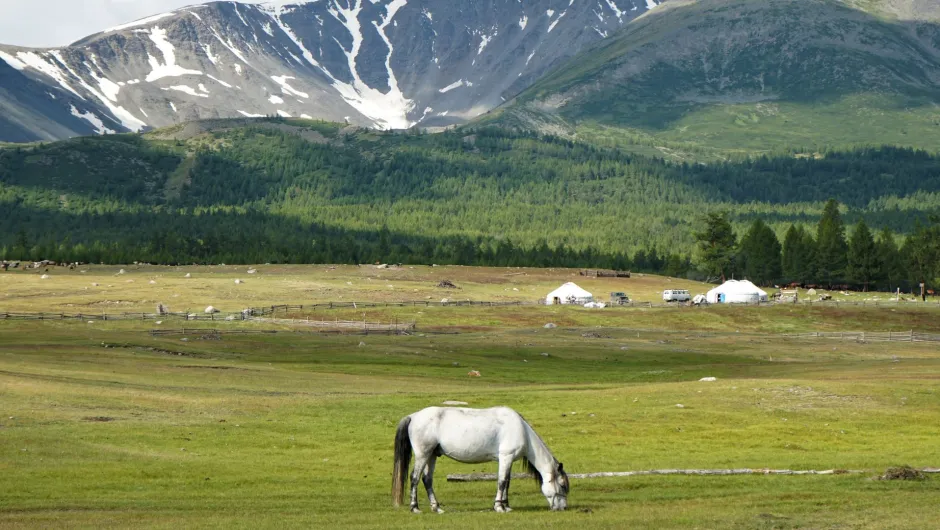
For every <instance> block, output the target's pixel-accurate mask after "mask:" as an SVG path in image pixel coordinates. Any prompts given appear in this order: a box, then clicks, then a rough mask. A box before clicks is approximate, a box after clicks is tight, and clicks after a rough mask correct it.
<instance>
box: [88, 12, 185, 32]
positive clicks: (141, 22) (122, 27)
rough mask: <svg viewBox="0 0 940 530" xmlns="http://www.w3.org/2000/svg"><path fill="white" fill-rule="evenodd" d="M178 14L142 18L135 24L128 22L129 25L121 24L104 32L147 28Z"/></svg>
mask: <svg viewBox="0 0 940 530" xmlns="http://www.w3.org/2000/svg"><path fill="white" fill-rule="evenodd" d="M175 14H176V11H170V12H168V13H160V14H159V15H153V16H149V17H147V18H142V19H140V20H135V21H134V22H128V23H127V24H121V25H120V26H114V27H113V28H108V29H106V30H104V33H113V32H115V31H121V30H125V29H130V28H136V27H138V26H145V25H147V24H150V23H151V22H156V21H158V20H163V19H164V18H167V17H172V16H173V15H175Z"/></svg>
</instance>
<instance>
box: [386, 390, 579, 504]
mask: <svg viewBox="0 0 940 530" xmlns="http://www.w3.org/2000/svg"><path fill="white" fill-rule="evenodd" d="M412 451H414V456H415V467H414V470H413V471H412V472H411V511H412V512H414V513H419V512H420V510H419V509H418V480H419V479H423V481H424V488H425V489H426V490H427V492H428V501H429V502H430V503H431V511H433V512H437V513H441V512H443V510H441V507H440V504H438V502H437V497H435V496H434V464H435V463H436V462H437V457H439V456H441V455H445V456H448V457H450V458H452V459H454V460H456V461H458V462H464V463H467V464H477V463H480V462H493V461H496V462H499V475H498V480H497V487H496V502H495V503H494V504H493V509H494V510H496V511H497V512H509V511H511V509H510V508H509V479H510V476H511V472H512V463H513V462H515V461H516V460H519V459H522V460H523V462H524V463H525V466H526V468H528V471H529V472H530V473H532V474H533V475H535V480H536V482H538V484H539V485H540V486H541V488H542V494H543V495H545V499H546V500H548V505H549V506H550V507H551V509H552V510H564V509H565V508H567V507H568V475H566V474H565V470H564V468H563V467H562V465H561V462H559V461H558V460H556V459H555V457H554V456H553V455H552V452H551V451H549V449H548V447H547V446H546V445H545V442H543V441H542V439H541V438H539V435H538V434H536V433H535V431H534V430H532V427H531V426H530V425H529V424H528V423H527V422H526V421H525V419H523V418H522V416H520V415H519V413H518V412H516V411H514V410H512V409H510V408H508V407H495V408H491V409H470V408H455V407H428V408H426V409H424V410H419V411H418V412H415V413H414V414H412V415H410V416H405V417H404V418H402V420H401V422H399V424H398V431H397V432H396V433H395V468H394V471H393V472H392V500H393V502H394V504H395V506H400V505H401V503H402V501H403V500H404V494H405V476H407V474H408V464H409V461H410V460H411V453H412Z"/></svg>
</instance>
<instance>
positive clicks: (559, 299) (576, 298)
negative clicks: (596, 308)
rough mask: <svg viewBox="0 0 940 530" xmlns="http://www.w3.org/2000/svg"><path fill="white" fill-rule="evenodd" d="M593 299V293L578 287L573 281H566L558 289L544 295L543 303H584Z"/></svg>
mask: <svg viewBox="0 0 940 530" xmlns="http://www.w3.org/2000/svg"><path fill="white" fill-rule="evenodd" d="M593 301H594V295H592V294H591V293H589V292H587V291H585V290H584V289H582V288H580V287H578V286H577V285H575V284H574V283H573V282H568V283H566V284H564V285H562V286H561V287H559V288H558V289H555V290H554V291H552V292H550V293H548V296H546V297H545V303H546V304H548V305H552V304H578V305H584V304H586V303H588V302H593Z"/></svg>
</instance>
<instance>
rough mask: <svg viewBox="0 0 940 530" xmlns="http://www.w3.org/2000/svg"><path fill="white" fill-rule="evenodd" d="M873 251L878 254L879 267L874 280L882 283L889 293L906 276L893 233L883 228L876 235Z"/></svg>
mask: <svg viewBox="0 0 940 530" xmlns="http://www.w3.org/2000/svg"><path fill="white" fill-rule="evenodd" d="M875 251H876V252H877V253H878V265H879V266H880V268H879V270H878V274H877V276H876V279H877V281H878V282H881V283H883V284H884V285H885V286H886V287H887V288H888V290H889V291H894V290H895V289H897V288H898V287H899V285H898V284H899V283H900V282H901V280H902V279H903V278H905V277H906V276H907V274H906V271H905V270H904V263H903V261H902V260H901V253H900V251H899V250H898V244H897V242H895V240H894V233H892V232H891V229H890V228H884V229H882V231H881V233H880V234H878V242H877V243H875Z"/></svg>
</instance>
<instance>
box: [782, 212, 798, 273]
mask: <svg viewBox="0 0 940 530" xmlns="http://www.w3.org/2000/svg"><path fill="white" fill-rule="evenodd" d="M802 244H803V228H802V227H797V226H796V225H792V224H791V225H790V228H788V229H787V233H786V235H784V236H783V254H782V256H781V263H780V265H781V270H782V272H783V277H784V278H785V279H786V280H787V281H791V282H793V281H801V280H802V278H799V267H800V262H799V260H800V251H801V250H802V249H801V245H802Z"/></svg>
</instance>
